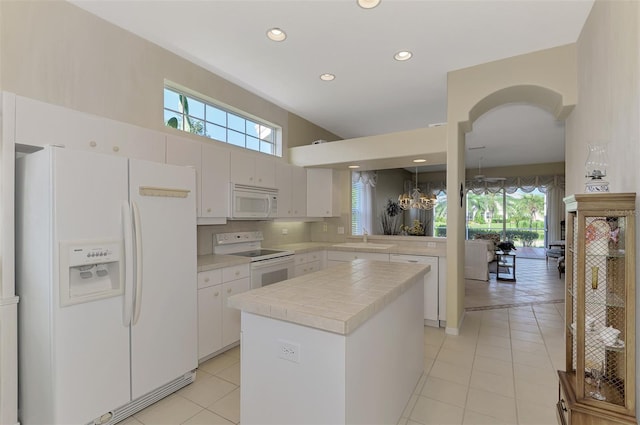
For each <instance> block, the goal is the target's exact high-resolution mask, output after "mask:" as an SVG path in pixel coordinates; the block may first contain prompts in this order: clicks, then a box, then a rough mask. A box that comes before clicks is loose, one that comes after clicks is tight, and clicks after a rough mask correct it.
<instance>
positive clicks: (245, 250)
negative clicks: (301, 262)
mask: <svg viewBox="0 0 640 425" xmlns="http://www.w3.org/2000/svg"><path fill="white" fill-rule="evenodd" d="M263 239H264V238H263V236H262V232H260V231H255V232H236V233H219V234H217V235H216V237H215V239H214V247H213V252H214V254H226V255H237V256H240V257H245V258H249V260H250V261H251V289H256V288H261V287H263V286H266V285H271V284H273V283H278V282H282V281H283V280H287V279H291V278H292V277H293V274H294V270H295V261H294V259H293V252H292V251H285V250H281V249H263V248H262V244H261V241H262V240H263Z"/></svg>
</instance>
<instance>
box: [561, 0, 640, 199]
mask: <svg viewBox="0 0 640 425" xmlns="http://www.w3.org/2000/svg"><path fill="white" fill-rule="evenodd" d="M639 5H640V3H638V2H637V1H597V2H596V3H595V5H594V7H593V10H592V11H591V14H590V15H589V18H588V19H587V22H586V24H585V26H584V28H583V30H582V33H581V35H580V39H579V40H578V43H577V46H578V88H579V102H578V104H577V105H576V107H575V110H574V111H573V113H572V114H571V115H570V116H569V118H568V119H567V123H566V163H567V194H571V193H583V192H584V182H585V179H584V164H585V161H586V158H587V144H588V143H607V144H608V145H609V148H608V156H609V163H610V166H609V170H608V171H609V172H608V176H607V179H608V180H609V182H610V183H611V184H610V190H611V191H612V192H625V191H630V192H631V191H636V190H637V188H638V181H639V180H638V179H639V176H640V174H639V173H638V161H639V160H640V140H639V128H640V121H639V120H640V110H639V109H640V108H639V96H640V86H639V82H638V81H639V79H640V71H639V63H638V61H639V59H638V57H639V55H638V52H639V51H640V42H639V36H640V34H639V29H638V26H639V22H638V21H639V17H638V16H639V14H640V11H639V10H640V6H639Z"/></svg>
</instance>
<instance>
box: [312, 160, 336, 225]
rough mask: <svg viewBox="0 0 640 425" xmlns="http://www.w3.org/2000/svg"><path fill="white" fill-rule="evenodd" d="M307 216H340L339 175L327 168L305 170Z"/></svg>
mask: <svg viewBox="0 0 640 425" xmlns="http://www.w3.org/2000/svg"><path fill="white" fill-rule="evenodd" d="M307 216H308V217H338V216H340V175H339V173H338V172H337V171H335V170H332V169H327V168H309V169H308V170H307Z"/></svg>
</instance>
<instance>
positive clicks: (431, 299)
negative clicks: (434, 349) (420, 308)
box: [390, 254, 440, 326]
mask: <svg viewBox="0 0 640 425" xmlns="http://www.w3.org/2000/svg"><path fill="white" fill-rule="evenodd" d="M390 261H391V262H395V263H417V264H428V265H430V266H431V271H430V272H429V273H427V274H426V275H425V276H424V320H425V324H428V325H431V326H439V323H438V310H439V309H438V306H439V304H440V298H439V287H438V276H439V274H438V257H429V256H424V255H401V254H391V255H390Z"/></svg>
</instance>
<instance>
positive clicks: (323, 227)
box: [322, 223, 329, 233]
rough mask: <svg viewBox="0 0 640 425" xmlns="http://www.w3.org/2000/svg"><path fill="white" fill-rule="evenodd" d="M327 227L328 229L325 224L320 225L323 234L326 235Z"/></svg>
mask: <svg viewBox="0 0 640 425" xmlns="http://www.w3.org/2000/svg"><path fill="white" fill-rule="evenodd" d="M328 227H329V226H327V223H322V231H323V232H324V233H327V228H328Z"/></svg>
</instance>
